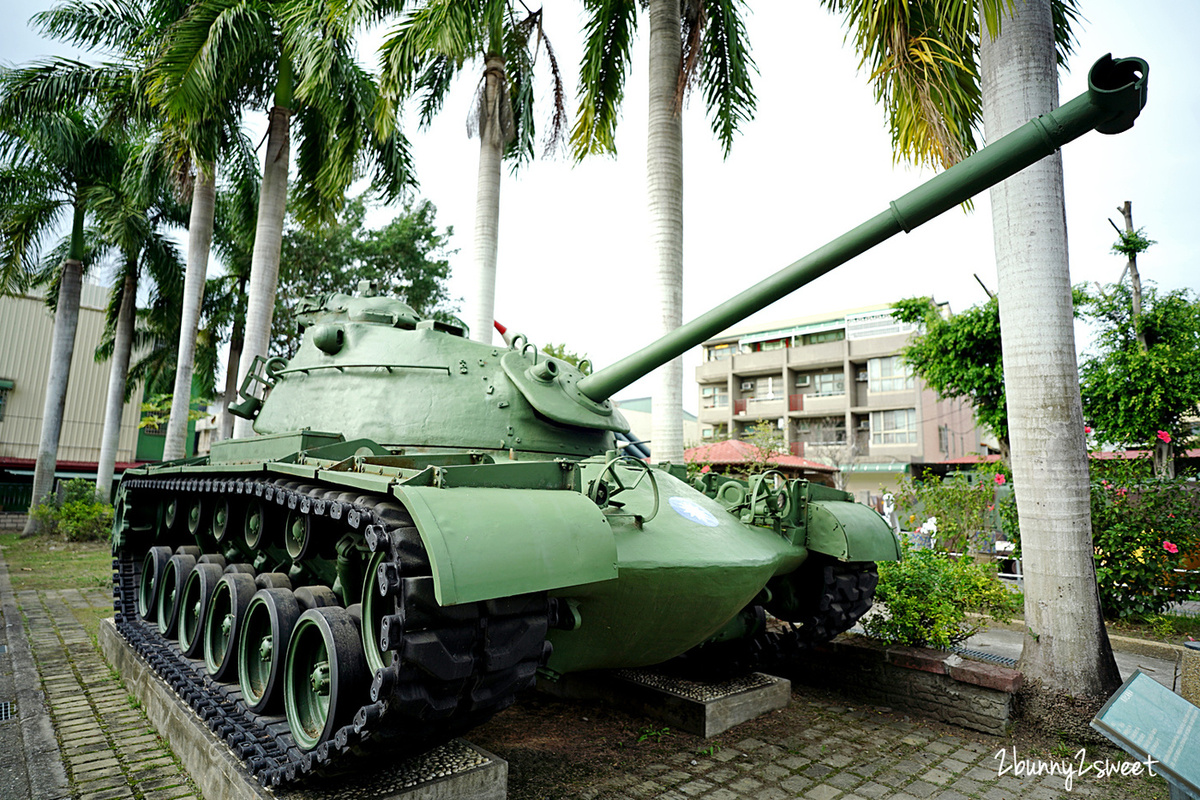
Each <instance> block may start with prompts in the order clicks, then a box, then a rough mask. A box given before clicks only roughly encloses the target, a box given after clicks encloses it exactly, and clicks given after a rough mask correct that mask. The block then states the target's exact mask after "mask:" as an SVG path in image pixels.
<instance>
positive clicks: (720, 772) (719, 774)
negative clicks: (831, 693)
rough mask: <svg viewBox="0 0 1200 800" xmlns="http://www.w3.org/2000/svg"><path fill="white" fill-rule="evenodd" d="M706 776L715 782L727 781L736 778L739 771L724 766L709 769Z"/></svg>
mask: <svg viewBox="0 0 1200 800" xmlns="http://www.w3.org/2000/svg"><path fill="white" fill-rule="evenodd" d="M704 777H705V778H707V779H708V780H710V781H712V782H713V783H725V782H726V781H731V780H733V779H734V778H736V777H737V773H736V772H734V771H733V770H731V769H729V768H728V767H723V768H722V769H714V770H711V771H709V772H708V774H706V775H705V776H704Z"/></svg>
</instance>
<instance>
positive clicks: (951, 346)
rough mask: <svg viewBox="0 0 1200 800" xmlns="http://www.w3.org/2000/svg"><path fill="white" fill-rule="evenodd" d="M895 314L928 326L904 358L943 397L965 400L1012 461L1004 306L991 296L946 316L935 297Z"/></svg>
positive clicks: (903, 305) (904, 303)
mask: <svg viewBox="0 0 1200 800" xmlns="http://www.w3.org/2000/svg"><path fill="white" fill-rule="evenodd" d="M892 315H893V316H894V317H895V318H896V319H898V320H900V321H901V322H907V323H910V324H914V325H920V326H922V328H921V332H920V333H919V334H917V335H916V336H915V337H913V338H912V339H911V340H910V341H909V343H908V345H907V346H905V348H904V360H905V361H906V362H907V363H908V364H909V365H910V366H911V367H912V368H913V371H914V372H915V373H916V374H917V375H918V376H920V378H921V380H923V381H924V382H925V383H926V384H927V385H928V386H929V388H931V389H933V390H934V391H935V392H937V393H938V395H939V396H941V397H964V398H966V399H968V400H970V402H971V407H972V409H973V410H974V412H975V419H977V420H978V421H979V422H980V424H982V425H986V426H987V427H988V428H990V429H991V431H992V433H994V434H995V435H996V438H997V440H998V443H999V445H1000V451H1001V453H1002V454H1003V455H1004V457H1005V458H1007V457H1008V451H1009V445H1008V405H1007V403H1006V402H1005V396H1004V357H1003V353H1002V351H1001V347H1000V305H999V303H998V302H997V301H996V299H995V298H994V297H993V298H990V299H989V300H988V301H987V302H986V303H984V304H982V305H978V306H972V307H971V308H968V309H967V310H966V311H963V312H961V313H959V314H955V315H953V316H948V317H947V316H943V315H942V310H941V308H940V307H939V306H938V305H937V304H936V303H935V302H934V301H933V299H932V298H929V297H914V298H910V299H907V300H901V301H900V302H898V303H896V305H895V306H894V307H893V310H892Z"/></svg>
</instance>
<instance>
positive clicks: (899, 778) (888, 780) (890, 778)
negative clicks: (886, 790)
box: [875, 769, 912, 789]
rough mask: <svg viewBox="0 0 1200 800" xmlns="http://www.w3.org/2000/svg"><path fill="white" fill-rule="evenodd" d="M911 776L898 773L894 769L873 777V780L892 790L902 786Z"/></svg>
mask: <svg viewBox="0 0 1200 800" xmlns="http://www.w3.org/2000/svg"><path fill="white" fill-rule="evenodd" d="M911 779H912V778H911V776H909V775H906V774H904V773H903V772H898V771H896V770H894V769H889V770H887V771H886V772H881V773H879V774H878V775H876V776H875V780H877V781H878V782H879V783H883V784H887V785H888V786H891V787H892V788H893V789H894V788H898V787H900V786H903V785H904V784H906V783H908V782H909V781H910V780H911Z"/></svg>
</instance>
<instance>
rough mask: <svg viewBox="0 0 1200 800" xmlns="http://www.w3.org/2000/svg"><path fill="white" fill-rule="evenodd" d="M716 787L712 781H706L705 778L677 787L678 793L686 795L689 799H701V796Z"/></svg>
mask: <svg viewBox="0 0 1200 800" xmlns="http://www.w3.org/2000/svg"><path fill="white" fill-rule="evenodd" d="M714 786H715V784H713V783H712V782H711V781H706V780H704V779H703V778H697V779H696V780H694V781H688V782H687V783H683V784H680V785H679V786H676V787H675V790H676V791H679V792H682V793H683V794H686V795H687V796H688V797H699V796H700V795H702V794H704V793H705V792H707V791H708V790H709V789H712V788H713V787H714Z"/></svg>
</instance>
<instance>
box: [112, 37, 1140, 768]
mask: <svg viewBox="0 0 1200 800" xmlns="http://www.w3.org/2000/svg"><path fill="white" fill-rule="evenodd" d="M1147 73H1148V67H1147V65H1146V63H1145V62H1144V61H1142V60H1141V59H1136V58H1127V59H1120V60H1113V59H1112V58H1110V57H1108V56H1106V57H1105V58H1103V59H1101V60H1100V61H1099V62H1097V63H1096V65H1095V66H1094V67H1093V68H1092V70H1091V73H1090V75H1089V89H1088V91H1087V92H1086V93H1085V94H1083V95H1081V96H1080V97H1078V98H1076V99H1075V100H1072V101H1071V102H1069V103H1067V104H1066V105H1064V106H1062V107H1061V108H1059V109H1057V110H1055V111H1054V112H1051V113H1049V114H1046V115H1043V116H1042V117H1039V118H1038V119H1035V120H1033V121H1032V122H1030V123H1028V124H1027V125H1025V126H1024V127H1022V128H1020V129H1018V130H1016V131H1014V132H1013V133H1011V134H1009V135H1008V136H1005V137H1004V138H1002V139H1000V140H999V141H997V142H995V143H993V144H991V145H989V146H988V147H986V148H984V149H983V150H980V151H979V152H978V153H976V154H974V155H972V156H971V157H970V158H967V159H965V160H964V161H963V162H961V163H960V164H958V165H957V166H955V167H953V168H951V169H949V170H947V171H946V172H944V173H942V174H940V175H938V176H937V177H935V178H933V179H932V180H930V181H929V182H927V183H925V184H924V185H922V186H920V187H918V188H917V189H916V190H914V191H912V192H910V193H908V194H907V195H905V196H903V197H901V198H899V199H898V200H896V201H895V202H893V203H891V205H890V206H889V207H888V208H887V209H885V210H884V211H883V212H881V213H880V214H878V215H877V216H875V217H873V218H872V219H870V220H868V221H867V222H865V223H863V224H862V225H860V226H858V227H857V228H855V229H853V230H852V231H850V232H849V233H847V234H845V235H843V236H841V237H839V238H837V239H835V240H833V241H832V242H830V243H829V244H827V245H825V246H824V247H822V248H820V249H819V250H817V251H815V252H814V253H812V254H810V255H808V256H806V257H804V258H803V259H801V260H799V261H797V262H796V263H794V264H792V265H791V266H789V267H787V268H785V269H783V270H781V271H780V272H778V273H776V274H775V275H773V276H772V277H770V278H768V279H766V280H764V281H762V282H761V283H759V284H757V285H755V286H753V287H751V288H750V289H747V290H746V291H744V292H742V293H741V294H739V295H737V296H735V297H733V298H731V299H729V300H727V301H725V302H724V303H722V304H720V305H719V306H717V307H716V308H714V309H713V310H712V311H709V312H708V313H706V314H704V315H702V316H700V317H698V318H697V319H695V320H693V321H692V322H689V323H688V324H686V325H684V326H682V327H681V328H679V329H678V330H676V331H674V332H672V333H670V334H669V335H667V336H664V337H662V338H661V339H659V340H657V341H655V342H653V343H651V344H650V345H649V346H647V347H646V348H644V349H643V350H640V351H638V352H637V353H634V354H632V355H630V356H628V357H626V358H624V359H621V360H620V361H618V362H617V363H615V364H613V365H611V366H609V367H606V368H604V369H602V370H599V371H598V372H595V373H592V372H591V370H590V367H589V365H587V364H586V363H584V364H581V365H580V367H579V368H577V367H575V366H572V365H571V364H568V363H567V362H565V361H562V360H560V359H557V358H552V357H548V356H546V355H545V354H544V353H540V352H538V350H537V348H535V347H533V346H531V345H529V343H528V342H527V341H525V340H524V339H523V338H520V337H517V338H516V339H514V341H513V343H512V345H511V346H509V347H492V346H490V345H485V344H481V343H479V342H473V341H470V340H468V339H467V338H466V337H465V333H466V331H465V330H464V328H463V327H461V326H457V325H454V324H447V323H444V322H439V321H435V320H422V319H420V318H419V316H418V315H417V314H416V313H415V312H414V311H413V309H412V308H410V307H409V306H407V305H405V304H404V303H402V302H400V301H398V300H396V299H393V298H387V297H379V296H375V294H374V292H372V291H370V289H369V287H367V289H366V290H364V291H360V292H359V294H358V295H357V296H350V295H343V294H334V295H330V296H327V297H323V298H317V299H313V300H310V301H305V302H304V303H302V304H301V305H300V307H299V310H298V320H299V322H300V325H301V327H302V328H303V341H302V344H301V346H300V348H299V350H298V352H297V353H296V354H295V356H294V357H293V358H291V359H289V360H284V359H281V358H271V359H263V358H261V357H260V358H257V359H256V360H255V363H254V365H253V367H252V369H251V370H250V372H249V375H248V377H247V379H246V381H245V383H244V384H243V386H242V387H241V394H242V401H241V402H240V403H238V404H236V406H234V407H232V408H231V410H234V411H235V412H236V413H239V414H241V415H244V416H247V417H249V418H252V419H254V420H255V429H256V431H258V433H259V434H260V435H259V436H256V437H253V438H248V439H241V440H231V441H224V442H218V443H217V444H216V445H214V446H213V448H212V452H211V454H209V455H208V456H206V457H202V458H197V459H190V460H186V461H178V462H171V463H167V464H159V465H151V466H147V467H143V468H139V469H132V470H128V471H127V472H126V473H125V475H124V477H123V479H122V481H121V485H120V488H119V491H118V500H117V510H116V518H115V521H114V526H113V554H114V559H115V576H116V577H115V594H116V596H117V626H118V630H119V631H120V632H121V634H122V635H123V636H125V637H126V638H127V639H128V640H129V641H130V643H131V644H132V645H133V646H135V647H136V648H137V649H138V650H139V651H140V652H141V653H143V654H144V655H145V656H146V658H147V661H148V662H149V663H151V664H153V665H154V668H155V669H156V670H157V671H158V672H159V673H160V674H161V675H162V676H163V677H164V679H166V680H169V681H170V682H171V684H172V686H173V687H174V688H175V689H176V691H177V692H178V693H179V695H180V696H181V697H184V698H186V699H187V700H188V702H190V703H191V704H192V705H193V706H194V707H195V709H196V711H197V713H199V714H200V715H201V717H202V718H203V719H205V720H207V721H208V723H209V725H210V726H211V727H212V728H213V730H214V731H217V732H218V733H219V734H220V735H221V736H222V737H224V738H225V739H226V741H227V742H228V743H229V744H230V746H231V747H232V748H233V749H234V751H235V752H236V753H238V754H239V756H240V757H241V758H242V759H243V760H244V761H245V763H246V766H247V768H248V769H249V770H250V771H251V772H252V773H253V774H254V775H256V776H257V777H258V778H259V780H261V781H262V782H263V783H266V784H271V785H279V784H285V783H293V782H298V781H303V780H304V779H305V776H307V775H309V774H312V773H332V772H337V771H339V770H344V769H347V768H349V767H350V766H351V765H358V764H361V763H362V762H361V761H360V760H357V759H361V757H362V756H364V755H365V756H367V757H368V758H371V759H376V760H378V759H379V758H380V757H385V758H386V757H401V756H403V755H406V754H411V753H414V752H417V751H419V750H421V749H423V748H428V747H430V746H432V745H434V744H437V743H439V742H441V741H445V740H447V739H449V738H451V737H453V736H456V735H458V734H460V733H462V732H464V731H465V730H468V729H469V728H471V727H472V726H474V725H478V724H480V723H482V722H483V721H484V720H486V719H487V718H489V717H490V716H491V715H493V714H495V713H497V712H498V711H500V710H502V709H503V708H505V707H506V706H508V705H509V704H510V703H512V702H513V701H514V699H515V697H516V694H517V693H518V692H519V691H521V690H523V689H526V688H529V687H530V686H532V685H533V682H534V678H535V675H537V674H541V675H543V676H544V677H545V678H547V679H549V680H554V679H556V678H557V677H559V676H561V675H564V674H567V673H572V672H577V671H582V670H591V669H606V668H619V667H645V666H652V665H656V664H661V663H663V662H666V661H670V660H673V659H680V660H681V661H682V662H683V663H686V664H691V665H693V666H695V665H696V664H705V665H710V666H711V665H722V666H723V667H724V668H726V669H751V668H755V667H758V666H762V665H764V663H769V662H770V661H771V660H777V659H783V658H786V657H788V656H789V654H794V653H796V652H797V651H800V650H803V649H805V648H809V647H812V646H813V645H815V644H818V643H820V642H824V641H827V640H829V639H830V638H832V637H833V636H836V635H837V634H838V633H840V632H842V631H845V630H848V629H849V628H850V627H851V626H852V625H853V624H854V623H855V621H856V620H858V619H859V617H861V616H862V614H863V613H865V612H866V611H867V610H868V609H869V608H870V606H871V600H872V597H873V593H874V589H875V585H876V581H877V572H876V567H875V564H876V563H877V562H880V561H888V560H895V559H897V558H899V556H900V548H899V545H898V542H897V540H896V537H895V535H894V534H893V532H892V530H891V528H890V527H889V526H888V525H887V524H886V523H885V522H884V520H883V519H882V518H881V517H880V516H879V515H878V514H877V513H875V512H874V511H873V510H871V509H869V508H867V507H866V506H863V505H860V504H858V503H855V502H853V498H852V496H850V495H849V494H847V493H845V492H840V491H837V490H835V489H831V488H829V487H825V486H820V485H816V484H811V483H809V482H808V481H804V480H789V479H786V478H785V477H784V476H782V475H780V474H779V473H777V472H775V471H774V470H770V469H768V470H766V471H765V472H763V473H762V474H756V475H750V476H747V477H745V478H735V477H729V476H719V475H714V474H711V473H710V474H707V475H703V476H701V477H700V478H699V479H697V480H694V481H692V482H689V481H688V480H687V476H686V474H685V472H684V470H683V469H682V468H680V467H679V466H674V467H671V466H668V465H659V466H651V465H649V464H647V463H646V462H645V461H643V460H641V459H638V458H635V457H633V456H631V455H628V454H626V453H623V452H622V450H621V448H620V447H619V444H620V441H619V440H620V438H621V437H622V436H623V435H624V434H625V433H626V432H627V431H628V425H627V424H626V422H625V420H624V419H623V418H622V417H621V414H620V413H619V412H618V411H617V410H616V409H615V408H614V406H613V404H612V402H611V400H610V399H609V398H610V397H611V395H612V394H613V393H615V392H617V391H619V390H620V389H621V388H623V387H625V386H628V385H629V384H630V383H631V382H633V381H634V380H636V379H637V378H639V377H641V376H642V375H645V374H646V373H648V372H650V371H651V370H653V369H655V368H656V367H658V366H660V365H661V364H664V363H666V362H667V361H669V360H671V359H672V358H674V357H676V356H678V355H680V354H681V353H683V352H684V351H686V350H688V349H690V348H692V347H695V346H696V345H698V344H699V343H700V342H702V341H704V340H705V339H707V338H709V337H711V336H713V335H714V334H716V333H719V332H720V331H722V330H725V329H726V328H728V327H729V326H730V325H732V324H733V323H735V322H737V321H739V320H741V319H743V318H745V317H746V316H748V315H750V314H752V313H754V312H755V311H757V310H759V309H761V308H763V307H765V306H766V305H768V304H769V303H772V302H774V301H776V300H778V299H780V298H781V297H783V296H785V295H787V294H788V293H790V292H792V291H795V290H796V289H797V288H799V287H800V286H802V285H804V284H805V283H807V282H809V281H811V280H813V279H814V278H816V277H819V276H820V275H822V274H824V273H825V272H828V271H829V270H831V269H833V268H834V267H836V266H837V265H839V264H841V263H844V262H845V261H847V260H849V259H851V258H853V257H854V256H856V255H858V254H860V253H862V252H863V251H865V250H867V249H869V248H871V247H873V246H875V245H877V244H879V243H880V242H882V241H883V240H885V239H887V238H888V237H890V236H893V235H895V234H896V233H899V232H901V231H909V230H912V229H913V228H915V227H916V226H918V225H920V224H922V223H924V222H926V221H928V220H929V219H931V218H933V217H934V216H936V215H937V214H940V213H942V212H944V211H946V210H947V209H950V208H952V207H954V206H955V205H958V204H959V203H961V202H963V201H964V200H966V199H968V198H969V197H971V196H972V195H974V194H975V193H977V192H979V191H982V190H983V189H985V188H987V187H989V186H991V185H992V184H994V183H996V182H998V181H1000V180H1003V179H1004V178H1005V177H1007V176H1009V175H1011V174H1013V173H1015V172H1017V171H1018V170H1020V169H1023V168H1024V167H1025V166H1027V165H1029V164H1031V163H1033V162H1034V161H1036V160H1037V159H1039V158H1042V157H1043V156H1045V155H1047V154H1049V153H1051V152H1053V151H1054V150H1055V149H1057V148H1059V147H1061V146H1062V145H1064V144H1066V143H1067V142H1069V141H1071V140H1072V139H1074V138H1076V137H1078V136H1080V135H1082V134H1083V133H1085V132H1086V131H1088V130H1091V129H1092V128H1095V129H1097V130H1100V131H1101V132H1104V133H1117V132H1120V131H1122V130H1125V129H1126V128H1128V127H1129V126H1130V125H1132V124H1133V120H1134V119H1135V118H1136V117H1137V115H1138V113H1139V111H1140V110H1141V108H1142V106H1143V104H1144V103H1145V98H1146V76H1147Z"/></svg>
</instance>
